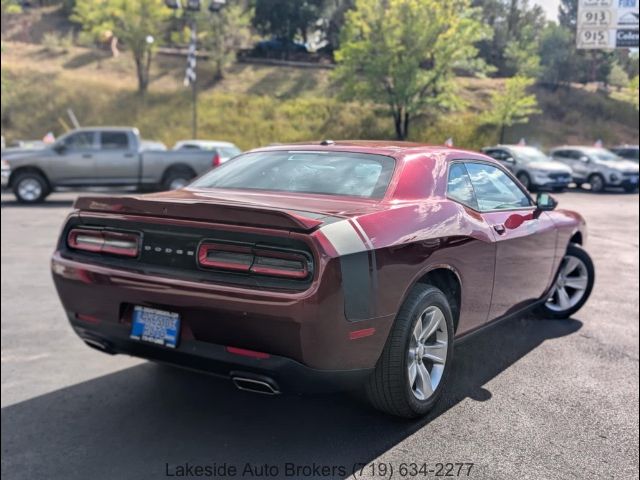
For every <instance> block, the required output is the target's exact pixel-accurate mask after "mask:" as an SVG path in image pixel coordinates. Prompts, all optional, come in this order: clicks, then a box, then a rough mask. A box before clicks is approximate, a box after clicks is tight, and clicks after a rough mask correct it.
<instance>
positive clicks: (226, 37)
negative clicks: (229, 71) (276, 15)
mask: <svg viewBox="0 0 640 480" xmlns="http://www.w3.org/2000/svg"><path fill="white" fill-rule="evenodd" d="M252 14H253V11H252V10H251V9H248V8H245V7H243V6H242V5H237V4H231V5H227V6H226V7H224V8H223V9H222V10H220V11H219V12H213V13H211V12H210V13H209V14H208V15H201V16H200V18H202V20H201V23H200V26H199V28H198V30H199V31H200V32H202V34H201V36H200V37H199V40H201V42H202V46H203V47H204V49H205V50H207V51H208V53H209V56H210V58H211V61H212V63H213V67H214V74H213V76H214V80H221V79H222V78H223V77H224V72H225V69H226V68H227V66H228V65H229V64H230V63H232V62H233V61H234V60H235V55H236V52H237V51H238V50H239V49H240V48H241V47H243V46H244V45H246V44H248V43H249V42H250V40H251V31H250V26H251V18H252Z"/></svg>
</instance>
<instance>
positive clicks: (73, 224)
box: [60, 217, 315, 290]
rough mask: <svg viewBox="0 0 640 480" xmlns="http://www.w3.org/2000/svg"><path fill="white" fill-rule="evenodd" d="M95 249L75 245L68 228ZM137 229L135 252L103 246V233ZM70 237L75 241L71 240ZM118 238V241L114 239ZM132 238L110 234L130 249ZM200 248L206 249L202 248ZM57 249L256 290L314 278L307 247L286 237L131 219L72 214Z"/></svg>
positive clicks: (296, 285) (297, 286)
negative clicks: (126, 253) (164, 224)
mask: <svg viewBox="0 0 640 480" xmlns="http://www.w3.org/2000/svg"><path fill="white" fill-rule="evenodd" d="M74 230H76V231H80V233H82V235H85V233H84V232H89V234H88V235H87V236H81V237H79V240H80V241H81V242H82V241H84V242H85V244H92V241H93V244H92V245H93V246H94V250H93V251H89V250H84V249H78V248H77V245H78V244H77V242H78V236H77V234H75V233H74V234H73V235H72V234H71V232H72V231H74ZM107 230H108V231H110V232H114V233H126V234H131V233H132V232H133V233H136V234H137V235H138V236H137V237H136V241H137V249H138V250H137V251H138V254H137V255H136V256H135V257H133V256H125V255H118V254H115V253H114V252H106V251H103V250H102V248H103V247H102V245H104V240H103V239H104V237H103V236H102V235H104V234H103V233H100V232H104V231H107ZM72 238H74V240H73V241H75V242H76V243H73V241H71V239H72ZM116 240H120V242H116ZM131 240H132V238H130V237H121V238H117V239H116V238H115V236H114V237H113V238H111V237H110V241H109V242H108V243H109V248H110V247H133V244H132V243H127V242H131ZM203 246H204V247H203ZM60 250H61V252H62V253H63V255H65V256H68V257H72V258H73V257H87V258H91V261H92V262H94V263H95V262H99V263H104V264H108V265H112V266H114V267H121V268H127V269H133V270H138V271H140V272H143V273H149V274H160V275H168V276H172V277H177V278H184V279H188V280H197V281H204V282H213V283H227V284H233V285H243V286H249V287H255V288H267V289H288V290H304V289H306V288H308V286H309V285H310V284H311V281H312V279H313V273H314V265H315V262H314V257H313V255H312V253H311V251H310V249H309V246H308V245H307V244H306V243H305V242H303V241H301V240H297V239H292V238H290V237H277V236H269V235H261V234H248V233H243V232H231V231H227V230H222V229H220V230H218V229H205V228H202V229H199V228H195V229H194V228H187V227H176V226H173V225H172V226H163V225H155V224H148V223H131V222H125V221H119V220H110V219H109V220H107V219H102V218H84V219H82V220H80V218H78V217H72V218H71V220H70V221H69V223H68V224H67V225H66V227H65V230H64V232H63V236H62V239H61V242H60Z"/></svg>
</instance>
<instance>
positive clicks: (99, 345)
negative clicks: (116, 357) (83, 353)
mask: <svg viewBox="0 0 640 480" xmlns="http://www.w3.org/2000/svg"><path fill="white" fill-rule="evenodd" d="M82 340H83V341H84V343H86V344H87V346H89V347H91V348H95V349H96V350H100V351H101V352H104V353H108V354H110V355H113V354H114V353H115V351H114V350H113V348H112V347H111V345H110V344H109V343H107V342H104V341H102V340H97V339H95V338H87V337H83V338H82Z"/></svg>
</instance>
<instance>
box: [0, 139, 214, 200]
mask: <svg viewBox="0 0 640 480" xmlns="http://www.w3.org/2000/svg"><path fill="white" fill-rule="evenodd" d="M145 142H146V141H144V140H141V139H140V134H139V132H138V130H137V129H135V128H130V127H94V128H81V129H78V130H74V131H72V132H70V133H68V134H66V135H63V136H62V137H60V138H59V139H58V140H57V141H56V142H55V143H54V144H53V145H51V146H47V147H45V148H41V149H36V150H21V151H19V152H11V153H7V152H2V167H3V177H2V179H3V187H4V186H7V187H9V188H11V189H12V190H13V192H14V194H15V196H16V198H17V199H18V201H20V202H24V203H35V202H41V201H43V200H44V199H45V198H46V197H47V195H49V193H51V192H52V191H54V190H55V189H57V188H59V187H94V186H136V187H139V188H142V189H149V188H153V189H157V188H159V189H176V188H180V187H183V186H185V185H186V184H187V183H189V181H190V180H191V179H193V178H194V177H196V176H197V175H200V174H202V173H204V172H206V171H207V170H209V169H211V168H212V167H215V166H218V165H219V164H220V162H221V159H220V156H219V155H217V153H215V152H213V153H212V152H210V151H207V150H178V151H161V150H156V149H155V148H154V149H151V150H145V145H148V144H146V143H145ZM5 172H6V173H5Z"/></svg>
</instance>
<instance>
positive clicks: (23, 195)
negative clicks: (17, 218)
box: [11, 172, 51, 204]
mask: <svg viewBox="0 0 640 480" xmlns="http://www.w3.org/2000/svg"><path fill="white" fill-rule="evenodd" d="M27 185H30V186H31V187H32V188H30V189H27V188H26V187H27ZM11 187H12V190H13V194H14V195H15V196H16V199H17V200H18V202H20V203H26V204H33V203H40V202H43V201H44V199H45V198H47V196H48V195H49V193H51V190H50V188H49V183H48V182H47V179H46V178H45V177H44V176H43V175H42V174H40V173H38V172H18V173H17V174H16V177H15V178H12V179H11Z"/></svg>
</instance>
